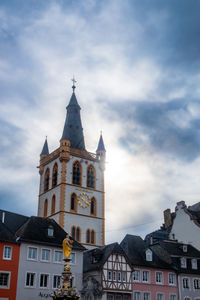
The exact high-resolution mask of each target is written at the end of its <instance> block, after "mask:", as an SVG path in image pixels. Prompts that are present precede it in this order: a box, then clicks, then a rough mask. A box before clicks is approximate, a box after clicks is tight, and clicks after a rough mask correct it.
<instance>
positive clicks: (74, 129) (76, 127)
mask: <svg viewBox="0 0 200 300" xmlns="http://www.w3.org/2000/svg"><path fill="white" fill-rule="evenodd" d="M72 81H73V86H72V90H73V92H72V96H71V99H70V101H69V104H68V106H67V107H66V109H67V115H66V120H65V125H64V129H63V134H62V137H61V140H70V146H71V148H75V149H80V150H85V141H84V136H83V128H82V123H81V115H80V110H81V107H80V106H79V104H78V101H77V99H76V95H75V88H76V86H75V82H76V81H75V79H74V78H73V79H72Z"/></svg>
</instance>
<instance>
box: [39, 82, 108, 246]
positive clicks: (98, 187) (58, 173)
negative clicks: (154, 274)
mask: <svg viewBox="0 0 200 300" xmlns="http://www.w3.org/2000/svg"><path fill="white" fill-rule="evenodd" d="M73 83H74V81H73ZM72 89H73V93H72V96H71V99H70V101H69V104H68V106H67V114H66V120H65V124H64V129H63V134H62V137H61V140H60V147H59V148H58V149H56V150H55V151H53V152H51V153H49V148H48V143H47V139H46V140H45V143H44V146H43V149H42V152H41V154H40V165H39V173H40V189H39V201H38V216H40V217H45V218H47V217H50V218H53V219H54V220H55V221H56V222H57V223H58V224H59V225H60V226H61V227H62V228H64V229H65V231H67V232H68V233H69V234H70V235H71V236H72V237H74V238H75V239H76V240H77V241H79V242H80V243H82V244H84V245H85V246H86V247H87V248H92V247H94V246H97V247H98V246H102V245H104V240H105V217H104V201H105V192H104V170H105V154H106V151H105V147H104V142H103V138H102V134H101V135H100V139H99V143H98V147H97V150H96V153H95V154H94V153H90V152H88V151H87V150H86V149H85V142H84V136H83V128H82V123H81V116H80V109H81V108H80V106H79V104H78V101H77V99H76V95H75V85H74V84H73V86H72Z"/></svg>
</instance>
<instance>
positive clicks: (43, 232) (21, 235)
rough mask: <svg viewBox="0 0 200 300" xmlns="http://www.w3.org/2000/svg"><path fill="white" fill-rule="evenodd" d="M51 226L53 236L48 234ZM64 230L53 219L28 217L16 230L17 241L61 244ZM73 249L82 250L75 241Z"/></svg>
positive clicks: (50, 244) (64, 233)
mask: <svg viewBox="0 0 200 300" xmlns="http://www.w3.org/2000/svg"><path fill="white" fill-rule="evenodd" d="M50 226H51V227H53V230H54V235H53V237H51V236H48V228H49V227H50ZM66 234H67V233H66V232H65V231H64V230H63V229H62V228H61V227H60V226H59V225H58V224H57V223H56V222H55V221H54V220H53V219H48V218H41V217H33V216H32V217H30V218H29V219H28V221H27V222H26V223H24V224H23V225H22V227H21V228H20V229H19V230H18V231H17V232H16V236H17V237H18V241H19V242H28V243H36V244H43V245H49V246H58V247H61V246H62V241H63V240H64V238H65V237H66ZM73 249H74V250H80V251H84V250H85V247H83V246H82V245H81V244H80V243H78V242H77V241H74V243H73Z"/></svg>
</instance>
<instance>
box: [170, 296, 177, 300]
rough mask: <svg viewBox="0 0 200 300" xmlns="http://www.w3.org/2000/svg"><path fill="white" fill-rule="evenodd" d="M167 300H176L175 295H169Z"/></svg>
mask: <svg viewBox="0 0 200 300" xmlns="http://www.w3.org/2000/svg"><path fill="white" fill-rule="evenodd" d="M169 300H177V297H176V295H170V297H169Z"/></svg>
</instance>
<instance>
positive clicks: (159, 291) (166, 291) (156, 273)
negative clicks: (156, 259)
mask: <svg viewBox="0 0 200 300" xmlns="http://www.w3.org/2000/svg"><path fill="white" fill-rule="evenodd" d="M154 299H155V300H178V285H177V275H176V273H175V272H174V271H173V270H165V269H158V268H146V267H141V266H134V272H133V300H154Z"/></svg>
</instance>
